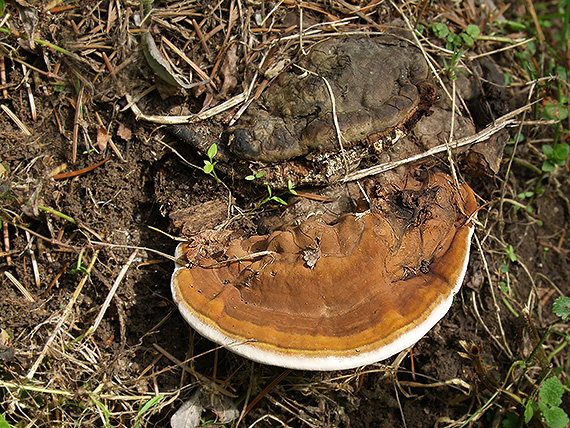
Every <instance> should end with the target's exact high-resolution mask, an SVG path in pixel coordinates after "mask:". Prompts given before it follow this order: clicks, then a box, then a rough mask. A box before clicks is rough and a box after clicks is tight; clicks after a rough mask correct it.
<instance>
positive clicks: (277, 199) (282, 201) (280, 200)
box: [271, 196, 287, 205]
mask: <svg viewBox="0 0 570 428" xmlns="http://www.w3.org/2000/svg"><path fill="white" fill-rule="evenodd" d="M271 200H272V201H275V202H278V203H280V204H281V205H287V202H285V201H284V200H283V199H281V198H280V197H279V196H272V197H271Z"/></svg>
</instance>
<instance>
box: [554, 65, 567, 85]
mask: <svg viewBox="0 0 570 428" xmlns="http://www.w3.org/2000/svg"><path fill="white" fill-rule="evenodd" d="M556 74H558V76H560V79H561V80H562V81H564V82H566V81H568V71H567V70H566V68H564V67H562V66H561V65H559V66H557V67H556Z"/></svg>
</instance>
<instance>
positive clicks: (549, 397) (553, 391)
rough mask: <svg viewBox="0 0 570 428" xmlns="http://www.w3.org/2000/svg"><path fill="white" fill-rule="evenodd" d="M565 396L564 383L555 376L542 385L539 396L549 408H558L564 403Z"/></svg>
mask: <svg viewBox="0 0 570 428" xmlns="http://www.w3.org/2000/svg"><path fill="white" fill-rule="evenodd" d="M563 394H564V387H563V386H562V382H560V380H559V379H558V378H557V377H554V376H553V377H549V378H548V379H546V380H545V381H544V382H543V383H542V386H541V387H540V391H539V393H538V396H539V397H540V399H541V400H542V401H544V402H545V403H546V404H548V405H549V406H552V407H557V406H560V404H561V403H562V395H563Z"/></svg>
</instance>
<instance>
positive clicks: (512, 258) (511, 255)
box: [505, 245, 517, 263]
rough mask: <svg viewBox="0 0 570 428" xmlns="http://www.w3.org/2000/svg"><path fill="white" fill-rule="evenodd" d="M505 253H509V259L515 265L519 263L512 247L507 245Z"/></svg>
mask: <svg viewBox="0 0 570 428" xmlns="http://www.w3.org/2000/svg"><path fill="white" fill-rule="evenodd" d="M505 253H507V257H508V258H509V260H510V261H511V262H513V263H515V262H516V261H517V255H516V254H515V249H514V248H513V246H512V245H507V246H506V247H505Z"/></svg>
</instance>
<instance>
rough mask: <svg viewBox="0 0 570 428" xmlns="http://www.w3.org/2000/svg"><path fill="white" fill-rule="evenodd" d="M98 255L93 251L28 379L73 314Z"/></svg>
mask: <svg viewBox="0 0 570 428" xmlns="http://www.w3.org/2000/svg"><path fill="white" fill-rule="evenodd" d="M98 256H99V250H95V251H94V252H93V256H92V257H91V261H90V262H89V265H88V266H87V272H86V273H85V274H84V275H83V277H82V278H81V280H80V281H79V284H78V285H77V288H76V289H75V292H74V293H73V296H71V299H69V302H68V303H67V306H66V307H65V309H64V310H63V313H62V314H61V316H60V318H59V321H58V322H57V324H56V326H55V328H54V329H53V332H52V333H51V335H50V336H49V337H48V339H47V340H46V342H45V344H44V348H43V349H42V351H41V352H40V355H39V356H38V358H37V359H36V361H35V362H34V364H33V365H32V367H31V368H30V370H29V371H28V374H27V375H26V378H27V379H29V380H31V379H33V378H34V375H35V374H36V371H37V370H38V368H39V366H40V364H41V363H42V361H43V359H44V357H45V356H46V354H47V352H48V351H49V349H50V347H51V345H52V343H53V341H54V340H55V338H56V337H57V336H58V335H59V334H61V333H62V332H61V327H62V326H63V324H64V323H65V321H66V320H67V318H68V317H69V315H70V314H71V311H72V309H73V306H74V305H75V302H76V301H77V299H78V298H79V295H80V294H81V291H82V290H83V286H84V285H85V283H86V282H87V279H88V278H89V274H90V273H91V270H92V269H93V266H95V263H96V262H97V257H98Z"/></svg>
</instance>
